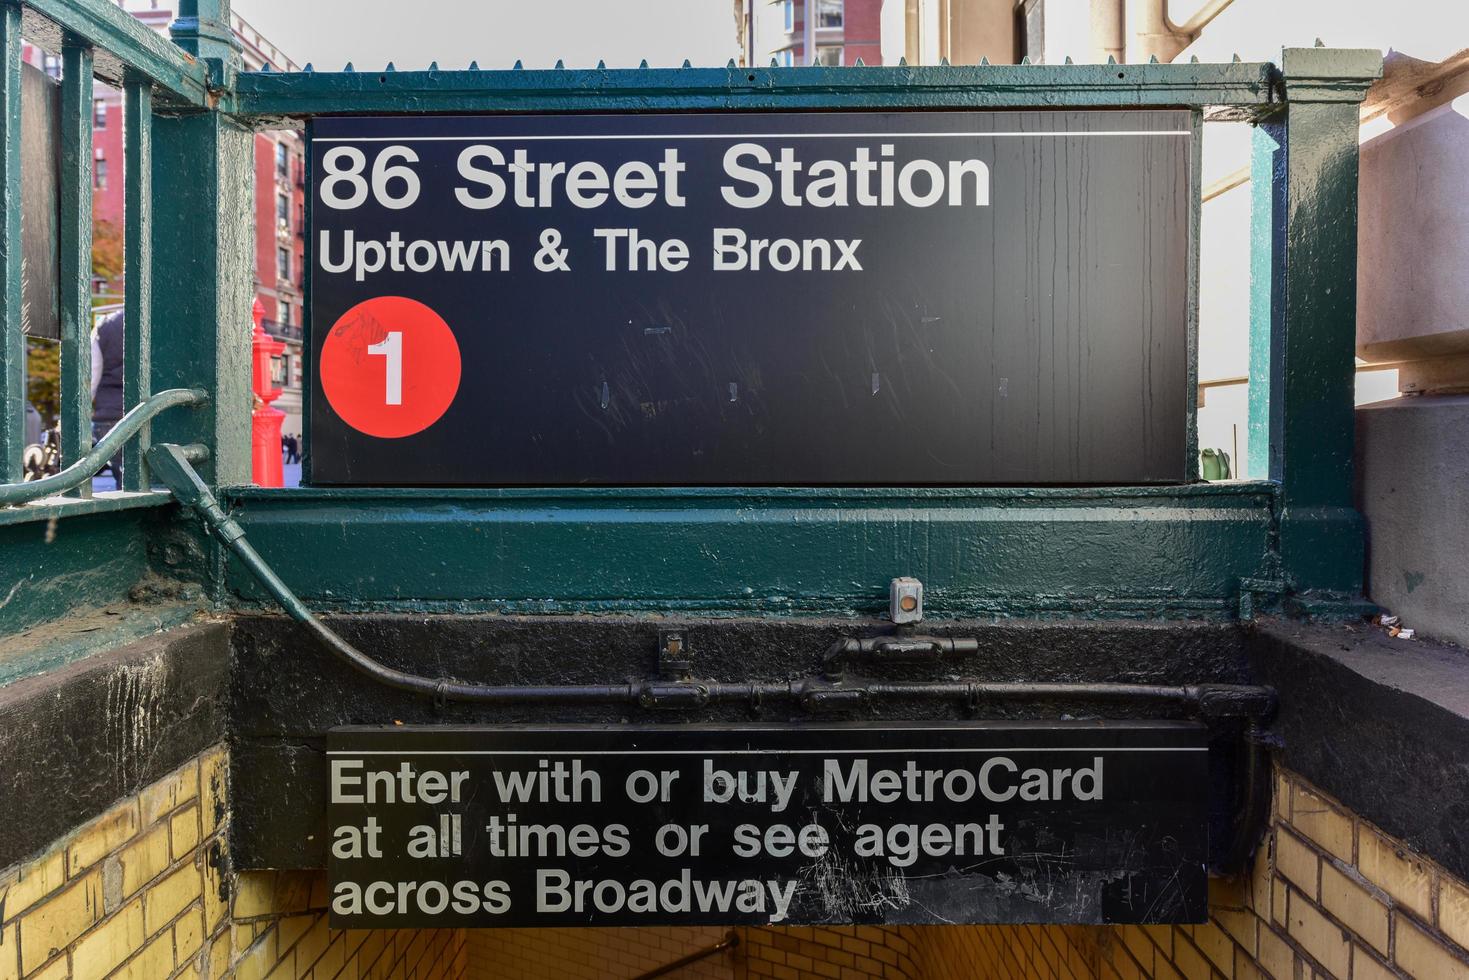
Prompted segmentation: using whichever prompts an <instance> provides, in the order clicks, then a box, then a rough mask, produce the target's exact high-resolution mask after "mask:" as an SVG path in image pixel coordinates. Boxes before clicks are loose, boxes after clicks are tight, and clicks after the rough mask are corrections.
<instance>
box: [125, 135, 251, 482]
mask: <svg viewBox="0 0 1469 980" xmlns="http://www.w3.org/2000/svg"><path fill="white" fill-rule="evenodd" d="M253 139H254V137H253V135H252V134H251V133H250V132H248V131H247V130H245V129H244V128H243V127H241V126H239V125H237V124H235V123H234V122H232V121H231V120H229V119H227V118H226V117H224V116H222V115H221V114H220V113H218V112H204V113H193V114H189V115H177V116H164V115H158V116H155V117H154V119H153V166H154V168H155V172H156V173H163V174H187V175H188V179H186V180H170V181H167V182H164V181H158V182H155V183H154V184H153V187H152V200H153V210H154V213H157V214H171V215H181V216H187V217H186V218H185V219H184V220H177V221H156V222H154V223H153V234H152V238H151V242H152V248H153V259H152V261H153V268H154V269H157V270H159V272H160V273H166V276H167V281H168V283H169V288H168V290H167V291H166V292H165V291H163V290H154V291H153V296H152V303H151V306H150V309H151V315H152V340H153V388H154V390H162V389H164V388H180V387H202V388H204V389H206V390H208V391H209V392H210V394H211V401H210V403H209V404H208V405H207V406H205V407H203V408H201V409H199V410H198V411H195V412H189V413H187V415H184V414H179V415H176V416H174V417H170V418H163V419H159V420H158V421H157V422H156V423H155V424H154V426H153V440H154V442H175V443H179V444H180V445H184V444H188V443H202V444H204V445H206V446H208V447H209V450H210V453H211V457H210V462H209V464H208V465H207V466H205V467H204V471H205V473H206V478H207V479H210V480H212V481H213V484H214V485H216V486H228V485H234V484H242V483H248V482H249V480H250V387H249V386H250V301H251V298H252V295H253V294H252V286H253V282H254V278H253V276H252V275H251V269H252V260H253V255H254V244H255V237H254V213H255V210H254V197H253V191H254V172H253V167H252V163H253V155H252V152H251V151H252V148H253V145H254V144H253Z"/></svg>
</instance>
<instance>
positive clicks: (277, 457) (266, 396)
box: [250, 296, 286, 487]
mask: <svg viewBox="0 0 1469 980" xmlns="http://www.w3.org/2000/svg"><path fill="white" fill-rule="evenodd" d="M250 316H251V318H252V319H254V321H255V332H254V334H253V335H252V336H251V341H250V353H251V357H252V358H253V367H254V372H253V375H254V376H253V378H252V387H253V388H254V389H255V410H254V411H253V412H252V413H251V414H250V475H251V478H252V479H253V480H254V482H255V483H256V484H257V485H258V486H262V487H278V486H281V485H282V483H283V480H282V478H281V423H282V422H284V421H285V420H286V413H285V412H282V411H281V410H280V409H278V408H273V407H271V404H270V403H271V402H273V401H275V400H276V399H277V398H279V397H280V396H281V390H280V389H279V388H272V387H271V382H270V359H271V358H272V357H277V356H279V355H280V354H281V353H282V352H283V351H285V349H286V345H285V344H283V343H281V342H280V341H279V340H275V339H273V338H271V337H269V336H267V335H266V333H265V330H264V329H262V328H261V325H260V323H261V321H262V320H264V319H265V307H263V306H261V305H260V298H259V297H258V296H257V297H256V298H255V306H254V308H253V309H252V310H251V311H250Z"/></svg>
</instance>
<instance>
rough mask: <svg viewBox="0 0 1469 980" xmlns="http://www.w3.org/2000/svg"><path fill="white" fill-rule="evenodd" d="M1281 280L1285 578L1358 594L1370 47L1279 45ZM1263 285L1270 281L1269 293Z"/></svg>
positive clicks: (1276, 387) (1275, 348)
mask: <svg viewBox="0 0 1469 980" xmlns="http://www.w3.org/2000/svg"><path fill="white" fill-rule="evenodd" d="M1282 70H1283V73H1284V76H1285V96H1286V123H1285V144H1284V161H1283V169H1282V176H1283V182H1284V190H1283V198H1284V199H1283V210H1282V213H1281V214H1280V216H1279V221H1280V223H1281V235H1282V236H1283V248H1284V258H1283V262H1284V265H1283V268H1284V269H1286V270H1288V274H1287V275H1286V276H1285V277H1284V281H1283V283H1281V282H1280V281H1279V278H1278V277H1277V276H1276V275H1274V274H1273V272H1272V275H1271V276H1270V280H1271V282H1272V285H1273V287H1283V297H1281V298H1280V299H1279V300H1278V301H1277V300H1276V299H1275V298H1274V296H1273V295H1272V298H1271V306H1272V308H1275V304H1276V303H1277V302H1278V303H1279V307H1278V317H1279V318H1278V320H1276V326H1277V334H1276V336H1275V338H1274V341H1273V345H1272V351H1271V361H1272V365H1273V370H1272V371H1271V373H1270V375H1269V397H1270V400H1271V405H1270V408H1269V417H1270V418H1272V419H1275V420H1276V424H1275V425H1272V426H1271V433H1272V439H1271V442H1272V443H1273V444H1274V443H1278V447H1277V446H1276V445H1272V446H1271V448H1270V454H1271V460H1272V468H1273V469H1274V470H1275V471H1276V472H1275V473H1274V474H1272V475H1274V476H1275V478H1276V479H1278V480H1279V482H1280V487H1281V504H1282V507H1281V511H1280V551H1281V559H1282V563H1283V566H1284V568H1285V571H1286V574H1287V576H1288V577H1289V578H1290V579H1291V580H1292V581H1294V582H1297V583H1302V584H1303V586H1305V585H1307V584H1308V585H1309V587H1310V588H1312V589H1314V590H1316V591H1319V592H1323V593H1337V594H1341V595H1343V596H1358V595H1360V594H1361V590H1362V562H1363V551H1364V535H1363V526H1362V519H1361V516H1360V515H1359V514H1358V513H1357V512H1356V510H1355V509H1354V508H1353V506H1352V442H1353V391H1354V373H1355V372H1354V363H1355V362H1354V352H1355V347H1356V323H1357V308H1356V307H1357V286H1356V281H1357V140H1358V130H1359V125H1360V123H1359V106H1360V104H1361V101H1362V98H1363V96H1365V95H1366V92H1367V88H1368V86H1369V85H1371V83H1372V81H1373V80H1374V79H1376V78H1377V77H1378V76H1379V75H1380V74H1381V70H1382V55H1381V52H1378V51H1374V50H1344V49H1328V48H1287V49H1286V51H1285V55H1284V59H1283V61H1282ZM1273 292H1274V288H1273V289H1272V293H1273Z"/></svg>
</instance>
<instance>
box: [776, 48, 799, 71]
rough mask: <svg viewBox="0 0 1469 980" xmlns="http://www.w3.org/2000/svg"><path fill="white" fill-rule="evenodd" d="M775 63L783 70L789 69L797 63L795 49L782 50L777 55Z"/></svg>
mask: <svg viewBox="0 0 1469 980" xmlns="http://www.w3.org/2000/svg"><path fill="white" fill-rule="evenodd" d="M775 63H776V64H777V65H779V66H780V67H782V68H789V67H791V66H792V65H794V64H795V63H796V50H795V48H782V49H781V50H779V51H777V52H776V53H775Z"/></svg>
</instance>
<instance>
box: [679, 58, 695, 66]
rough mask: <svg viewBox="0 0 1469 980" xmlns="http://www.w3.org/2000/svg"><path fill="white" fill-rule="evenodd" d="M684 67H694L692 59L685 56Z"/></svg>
mask: <svg viewBox="0 0 1469 980" xmlns="http://www.w3.org/2000/svg"><path fill="white" fill-rule="evenodd" d="M682 67H684V68H692V67H694V63H693V62H692V61H690V60H689V59H687V58H685V59H684V60H683V65H682Z"/></svg>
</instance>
